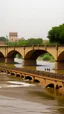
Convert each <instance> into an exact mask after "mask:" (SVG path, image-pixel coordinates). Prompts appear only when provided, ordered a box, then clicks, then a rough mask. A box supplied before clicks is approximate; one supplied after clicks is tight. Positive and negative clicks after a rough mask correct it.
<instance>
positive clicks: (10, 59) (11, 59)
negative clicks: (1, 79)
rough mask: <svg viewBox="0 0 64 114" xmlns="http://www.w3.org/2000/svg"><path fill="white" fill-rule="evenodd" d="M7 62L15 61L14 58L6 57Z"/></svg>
mask: <svg viewBox="0 0 64 114" xmlns="http://www.w3.org/2000/svg"><path fill="white" fill-rule="evenodd" d="M5 63H14V58H7V57H6V58H5Z"/></svg>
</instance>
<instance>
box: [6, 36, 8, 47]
mask: <svg viewBox="0 0 64 114" xmlns="http://www.w3.org/2000/svg"><path fill="white" fill-rule="evenodd" d="M6 39H7V46H8V36H7V35H6Z"/></svg>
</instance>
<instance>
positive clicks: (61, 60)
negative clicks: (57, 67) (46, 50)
mask: <svg viewBox="0 0 64 114" xmlns="http://www.w3.org/2000/svg"><path fill="white" fill-rule="evenodd" d="M57 61H60V62H64V51H62V52H61V53H60V54H59V56H58V58H57Z"/></svg>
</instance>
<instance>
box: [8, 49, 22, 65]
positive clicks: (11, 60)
mask: <svg viewBox="0 0 64 114" xmlns="http://www.w3.org/2000/svg"><path fill="white" fill-rule="evenodd" d="M17 54H20V55H21V53H20V52H18V51H16V50H12V51H10V52H9V53H8V54H7V63H14V58H15V56H16V55H17ZM21 56H22V55H21Z"/></svg>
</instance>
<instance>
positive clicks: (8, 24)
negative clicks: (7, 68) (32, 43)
mask: <svg viewBox="0 0 64 114" xmlns="http://www.w3.org/2000/svg"><path fill="white" fill-rule="evenodd" d="M63 23H64V0H0V36H6V35H9V32H18V37H19V38H21V37H24V38H25V39H28V38H43V39H46V37H47V34H48V31H49V30H50V29H51V28H52V27H53V26H58V25H60V24H63Z"/></svg>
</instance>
